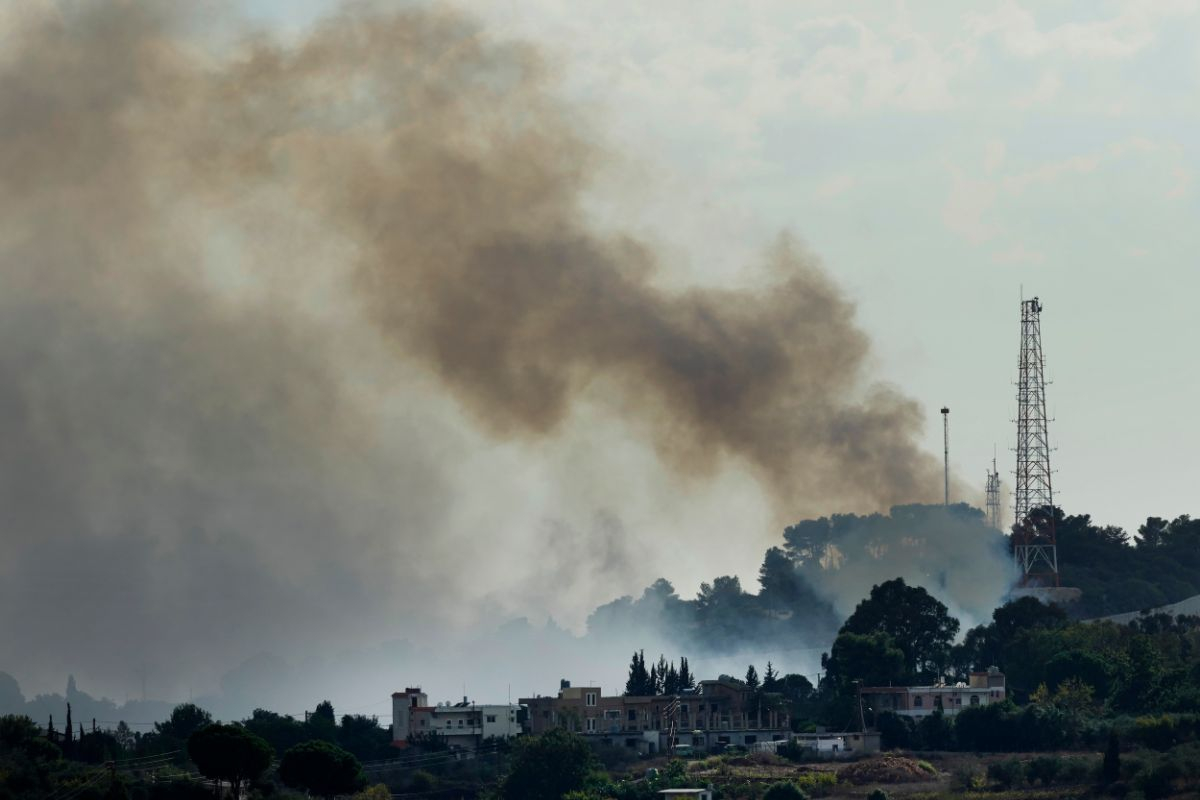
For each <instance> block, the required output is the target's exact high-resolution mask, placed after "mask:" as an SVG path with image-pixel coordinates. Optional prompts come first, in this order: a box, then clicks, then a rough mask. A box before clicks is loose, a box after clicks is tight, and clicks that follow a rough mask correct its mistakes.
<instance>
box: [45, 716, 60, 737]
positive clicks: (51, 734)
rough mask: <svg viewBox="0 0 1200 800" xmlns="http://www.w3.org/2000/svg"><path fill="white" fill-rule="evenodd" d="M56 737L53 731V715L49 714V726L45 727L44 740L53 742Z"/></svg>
mask: <svg viewBox="0 0 1200 800" xmlns="http://www.w3.org/2000/svg"><path fill="white" fill-rule="evenodd" d="M57 736H58V731H56V730H54V715H53V714H51V715H50V724H49V725H47V726H46V738H47V739H49V740H50V741H52V742H53V741H54V740H55V738H56V737H57Z"/></svg>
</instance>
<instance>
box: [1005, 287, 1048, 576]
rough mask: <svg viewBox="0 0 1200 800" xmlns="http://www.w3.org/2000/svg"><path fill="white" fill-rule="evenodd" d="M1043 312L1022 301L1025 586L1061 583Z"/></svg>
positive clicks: (1019, 478)
mask: <svg viewBox="0 0 1200 800" xmlns="http://www.w3.org/2000/svg"><path fill="white" fill-rule="evenodd" d="M1041 313H1042V304H1041V302H1040V301H1039V300H1038V298H1036V297H1035V298H1033V299H1032V300H1022V301H1021V353H1020V357H1019V358H1018V361H1017V372H1018V375H1019V377H1018V379H1017V469H1016V473H1015V477H1016V482H1015V485H1014V487H1013V488H1014V492H1013V494H1014V502H1013V522H1014V526H1013V554H1014V556H1015V557H1016V560H1017V566H1018V567H1020V569H1021V585H1022V586H1035V587H1036V586H1058V585H1059V578H1058V545H1057V541H1056V537H1055V533H1054V490H1053V487H1052V486H1051V481H1050V476H1051V474H1052V471H1051V469H1050V450H1051V448H1050V436H1049V432H1048V423H1049V420H1048V419H1047V417H1046V376H1045V366H1046V365H1045V358H1044V357H1043V355H1042V323H1041Z"/></svg>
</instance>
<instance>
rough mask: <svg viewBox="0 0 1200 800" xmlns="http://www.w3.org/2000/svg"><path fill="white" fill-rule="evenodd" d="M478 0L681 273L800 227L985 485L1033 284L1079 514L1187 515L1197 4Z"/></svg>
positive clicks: (878, 347)
mask: <svg viewBox="0 0 1200 800" xmlns="http://www.w3.org/2000/svg"><path fill="white" fill-rule="evenodd" d="M473 7H474V8H476V9H477V10H478V11H480V12H481V13H483V14H485V15H486V16H487V18H488V19H489V20H491V21H492V22H493V23H494V24H495V25H496V26H498V27H499V29H502V30H504V31H508V32H511V33H512V34H513V35H517V36H524V37H531V38H533V39H535V40H537V41H539V42H542V43H544V44H545V45H546V46H547V47H548V48H550V50H551V52H553V53H555V54H556V56H557V58H558V59H559V62H560V65H561V69H562V72H563V74H564V76H565V80H566V84H567V86H568V87H569V89H570V91H571V93H572V95H573V97H574V98H575V99H576V100H577V101H578V102H579V103H580V106H581V108H582V110H583V113H587V114H589V115H591V116H593V117H594V118H595V119H596V120H598V121H599V125H600V126H601V130H603V131H604V132H605V134H606V135H607V136H608V139H609V141H610V142H611V143H612V147H613V149H614V151H615V152H616V153H617V154H619V157H620V158H621V159H623V160H624V161H623V166H624V167H625V168H626V169H627V174H626V175H625V176H624V179H625V180H627V181H628V182H629V183H628V184H626V186H628V185H631V184H632V185H636V186H638V187H639V189H638V192H637V193H636V195H635V196H634V197H633V198H632V199H631V198H630V197H629V196H628V195H624V194H623V195H622V202H621V203H620V205H619V207H616V208H613V207H610V206H603V212H604V213H607V214H611V215H612V217H613V218H614V219H618V220H620V221H621V222H622V223H623V224H626V225H633V226H636V228H637V229H638V230H640V231H642V232H643V234H644V235H646V236H648V237H652V238H654V239H658V240H661V241H663V242H665V243H667V244H668V245H669V246H671V247H674V248H677V249H678V250H679V251H680V252H681V253H685V254H686V255H687V259H686V260H681V261H679V262H676V263H677V264H682V265H683V266H681V267H680V270H682V271H684V273H685V274H681V275H679V276H678V277H679V279H680V280H681V281H697V280H700V281H713V282H723V281H736V280H737V279H738V275H739V273H740V271H741V270H742V269H743V267H744V265H745V264H746V263H748V262H749V261H751V260H752V255H753V254H754V253H755V252H756V251H757V249H758V248H760V247H761V246H762V243H763V242H764V241H765V240H767V239H769V238H770V236H771V235H772V234H773V233H774V232H775V231H777V230H778V229H780V228H787V229H789V230H791V231H793V232H795V233H796V234H797V235H798V236H800V237H802V238H803V239H804V240H805V241H806V242H807V243H808V244H809V246H810V247H811V249H812V250H813V251H814V252H815V253H816V254H817V255H818V256H819V257H820V258H821V259H822V260H823V262H824V264H825V265H826V267H827V269H828V270H829V271H830V272H831V273H832V275H833V276H834V277H835V278H836V279H837V280H838V281H839V282H840V283H841V284H842V285H843V286H844V287H845V288H846V289H847V290H848V292H849V293H850V295H851V297H852V298H853V299H854V300H855V301H856V302H857V303H858V308H859V322H860V324H861V325H863V326H864V327H865V328H866V329H867V330H868V331H869V332H870V333H871V334H872V336H873V338H874V343H875V354H876V360H877V369H878V375H879V376H881V377H884V378H886V379H888V380H890V381H893V382H895V383H896V384H897V385H899V386H900V387H901V388H902V389H903V390H904V391H905V392H907V393H909V394H910V395H912V396H914V397H916V398H917V399H919V400H920V401H921V402H922V403H924V405H925V408H926V411H927V412H928V413H927V417H928V420H929V424H928V427H927V440H928V447H929V449H930V450H931V451H935V452H937V451H940V449H941V441H940V440H941V430H940V428H941V426H940V424H939V422H940V420H939V419H938V409H939V407H940V406H942V405H943V404H946V405H949V406H950V408H951V442H952V443H951V462H952V466H953V468H954V469H956V470H957V471H958V472H959V473H960V475H962V476H963V477H964V479H967V480H970V481H973V482H974V483H975V484H977V485H978V487H979V491H980V492H981V491H982V483H983V472H984V468H985V465H986V464H987V463H988V462H989V461H990V459H991V456H992V448H993V444H995V445H996V446H997V448H998V452H999V462H1000V470H1001V473H1002V477H1003V478H1004V479H1005V482H1006V485H1008V486H1011V472H1012V469H1013V454H1012V452H1011V449H1012V447H1013V446H1014V441H1015V430H1014V426H1013V425H1012V424H1011V423H1010V420H1011V419H1012V418H1013V416H1014V413H1015V405H1016V404H1015V390H1014V388H1013V386H1012V381H1013V380H1014V378H1015V375H1016V359H1017V347H1018V326H1017V322H1018V319H1019V306H1018V302H1019V298H1020V293H1021V289H1022V286H1023V287H1024V291H1025V293H1026V295H1027V296H1029V295H1034V294H1036V295H1038V296H1040V297H1041V298H1042V300H1043V303H1044V304H1045V306H1046V311H1045V313H1044V314H1043V316H1042V325H1043V339H1044V345H1045V352H1046V358H1047V373H1048V376H1047V377H1048V378H1050V379H1051V380H1053V381H1054V384H1053V385H1052V386H1051V387H1050V389H1049V394H1048V398H1049V405H1050V413H1051V414H1052V415H1053V416H1054V417H1055V422H1054V424H1053V426H1052V427H1051V437H1052V441H1053V443H1054V444H1055V445H1056V446H1057V447H1058V450H1057V452H1056V453H1055V460H1054V466H1055V468H1056V469H1057V470H1058V474H1057V476H1056V483H1055V488H1056V490H1057V492H1056V497H1060V498H1061V503H1062V505H1063V506H1064V508H1065V509H1066V510H1067V511H1068V512H1087V513H1091V514H1092V515H1093V517H1094V518H1095V519H1097V520H1098V521H1101V522H1104V523H1112V524H1118V525H1121V526H1124V527H1126V528H1127V529H1130V530H1131V531H1132V530H1134V529H1136V527H1137V526H1138V525H1139V524H1140V523H1141V522H1142V521H1143V520H1144V519H1145V517H1146V516H1148V515H1157V516H1174V515H1178V514H1185V513H1195V512H1196V508H1195V505H1194V498H1195V492H1194V487H1195V486H1196V485H1198V484H1200V459H1197V458H1195V457H1194V454H1195V453H1196V452H1197V451H1200V426H1196V425H1195V424H1194V423H1193V422H1192V416H1193V409H1194V406H1195V403H1196V399H1197V397H1198V396H1200V375H1198V373H1197V370H1196V369H1195V368H1194V365H1193V359H1192V354H1193V351H1194V347H1195V343H1196V342H1197V341H1198V340H1200V314H1197V313H1195V308H1194V301H1195V297H1196V295H1197V293H1198V291H1200V269H1198V268H1197V262H1196V253H1197V252H1198V251H1200V247H1198V245H1200V241H1198V240H1200V226H1197V224H1196V223H1197V211H1198V210H1200V207H1198V205H1197V190H1196V186H1195V182H1194V176H1195V174H1196V167H1197V158H1198V156H1200V124H1198V123H1200V106H1198V104H1197V102H1196V98H1197V97H1198V96H1200V50H1197V49H1196V47H1195V42H1196V41H1197V37H1198V36H1200V7H1198V4H1197V3H1195V2H1163V3H1102V2H1091V1H1088V2H1043V3H1024V4H1020V3H1014V2H1003V3H957V2H949V3H932V2H924V3H915V2H914V3H899V2H898V3H879V2H865V3H861V2H842V1H841V0H839V2H831V3H819V2H804V3H797V2H791V0H779V1H778V2H769V1H764V2H752V3H746V4H727V3H696V2H658V3H637V2H628V3H626V2H606V3H580V2H574V1H572V0H563V2H549V1H544V2H538V1H536V0H535V1H533V2H512V3H503V2H484V3H478V4H475V5H474V6H473ZM1009 514H1010V516H1011V510H1010V511H1009Z"/></svg>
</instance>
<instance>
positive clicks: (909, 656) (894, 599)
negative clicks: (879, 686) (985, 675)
mask: <svg viewBox="0 0 1200 800" xmlns="http://www.w3.org/2000/svg"><path fill="white" fill-rule="evenodd" d="M958 628H959V623H958V620H956V619H955V618H954V617H951V616H950V613H949V610H948V609H947V608H946V606H945V605H944V604H943V603H941V602H940V601H938V600H937V599H936V598H934V597H933V596H931V595H930V594H929V592H927V591H925V589H923V588H922V587H920V586H908V585H907V584H905V582H904V579H903V578H893V579H892V580H890V581H885V582H884V583H881V584H879V585H877V586H875V587H873V588H872V589H871V595H870V597H868V598H867V599H865V600H863V601H862V602H860V603H859V604H858V607H857V608H855V609H854V613H853V614H851V615H850V618H849V619H847V620H846V623H845V624H844V625H842V628H841V630H840V631H839V633H857V634H862V635H869V634H875V633H882V634H886V635H887V636H888V637H890V638H891V640H892V642H893V643H894V644H895V646H896V647H897V648H899V649H900V651H901V652H902V653H904V664H905V668H906V670H907V672H908V677H909V678H910V679H916V680H936V679H937V678H939V677H941V673H942V671H943V670H944V669H945V667H946V666H948V665H949V662H950V645H951V643H952V642H953V641H954V637H955V635H956V634H957V633H958Z"/></svg>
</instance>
